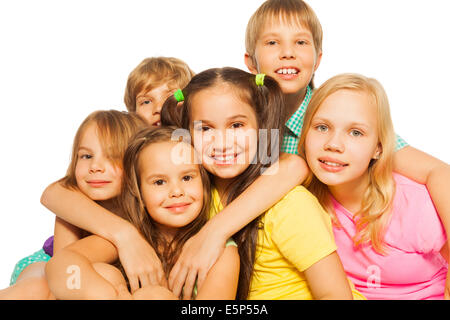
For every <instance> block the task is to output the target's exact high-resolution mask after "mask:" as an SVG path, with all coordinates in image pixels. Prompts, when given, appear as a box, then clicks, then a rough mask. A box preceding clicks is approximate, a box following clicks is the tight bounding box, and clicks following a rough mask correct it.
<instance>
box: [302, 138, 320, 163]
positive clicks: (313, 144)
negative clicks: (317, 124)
mask: <svg viewBox="0 0 450 320" xmlns="http://www.w3.org/2000/svg"><path fill="white" fill-rule="evenodd" d="M320 145H321V142H320V139H319V137H317V136H316V135H314V134H312V133H308V135H307V136H306V139H305V155H306V158H307V160H308V161H309V160H310V159H312V158H314V157H317V152H318V151H319V150H320Z"/></svg>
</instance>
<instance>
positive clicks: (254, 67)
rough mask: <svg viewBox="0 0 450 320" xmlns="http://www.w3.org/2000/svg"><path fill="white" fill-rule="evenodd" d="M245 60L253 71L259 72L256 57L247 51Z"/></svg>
mask: <svg viewBox="0 0 450 320" xmlns="http://www.w3.org/2000/svg"><path fill="white" fill-rule="evenodd" d="M244 62H245V65H246V66H247V68H248V70H249V71H250V72H251V73H253V74H258V66H257V65H256V63H255V61H254V59H253V58H252V57H251V56H250V55H249V54H248V53H247V52H246V53H245V55H244Z"/></svg>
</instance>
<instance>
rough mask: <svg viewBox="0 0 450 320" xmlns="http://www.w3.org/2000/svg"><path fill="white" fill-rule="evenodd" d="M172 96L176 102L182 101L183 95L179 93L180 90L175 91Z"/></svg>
mask: <svg viewBox="0 0 450 320" xmlns="http://www.w3.org/2000/svg"><path fill="white" fill-rule="evenodd" d="M173 96H174V97H175V99H177V101H178V102H181V101H184V95H183V91H181V89H178V90H177V91H175V93H174V94H173Z"/></svg>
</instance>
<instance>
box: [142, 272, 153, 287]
mask: <svg viewBox="0 0 450 320" xmlns="http://www.w3.org/2000/svg"><path fill="white" fill-rule="evenodd" d="M150 278H151V277H150V275H149V274H146V273H144V274H140V275H139V282H140V283H141V288H144V287H146V286H148V285H150V284H153V283H152V282H151V279H150ZM153 278H154V280H156V277H153Z"/></svg>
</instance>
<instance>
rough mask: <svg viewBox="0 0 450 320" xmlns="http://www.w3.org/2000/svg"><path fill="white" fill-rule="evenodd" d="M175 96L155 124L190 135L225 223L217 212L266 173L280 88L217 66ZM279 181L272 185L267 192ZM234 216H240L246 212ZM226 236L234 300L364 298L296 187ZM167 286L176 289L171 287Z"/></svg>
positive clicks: (280, 111) (326, 227) (325, 226)
mask: <svg viewBox="0 0 450 320" xmlns="http://www.w3.org/2000/svg"><path fill="white" fill-rule="evenodd" d="M177 96H178V97H177V98H175V97H170V98H169V99H168V100H167V101H166V103H165V104H164V106H163V109H162V120H163V125H164V124H165V123H164V122H166V124H167V122H172V123H175V124H177V125H181V126H182V127H183V128H184V129H187V130H189V131H190V133H191V136H192V137H193V138H192V141H193V145H194V148H195V149H196V150H197V152H198V153H199V154H200V155H201V161H202V165H203V167H204V168H205V169H206V170H207V171H208V172H209V174H210V177H211V182H212V185H213V191H212V196H213V210H212V212H211V220H212V219H222V220H223V223H232V222H230V221H227V220H226V219H227V217H226V216H222V212H220V211H221V210H222V209H223V208H225V207H226V206H227V205H229V204H230V203H232V201H233V200H235V199H236V198H238V197H239V196H240V195H242V194H243V192H244V191H245V190H246V189H247V188H249V186H251V185H252V183H254V181H255V180H256V179H258V178H259V177H260V176H261V175H262V173H263V172H264V173H265V174H266V175H267V176H270V174H273V172H271V170H273V166H271V167H270V168H269V169H267V163H273V162H274V161H276V160H277V158H278V157H279V148H280V141H281V138H282V137H283V126H284V122H285V116H284V115H285V112H284V100H283V96H282V93H281V90H280V88H279V86H278V84H277V82H276V81H275V80H273V79H272V78H271V77H268V76H266V77H265V76H264V75H263V74H258V75H256V76H255V75H253V74H250V73H247V72H244V71H242V70H239V69H235V68H222V69H210V70H207V71H204V72H202V73H199V74H197V75H196V76H194V77H193V78H192V80H191V81H190V83H189V84H188V85H187V86H186V88H184V89H183V90H181V91H180V92H179V93H178V94H177ZM180 102H182V103H180ZM266 131H267V132H268V134H259V133H260V132H266ZM271 131H272V132H273V131H275V132H276V133H277V134H275V135H272V134H270V132H271ZM266 169H267V170H266ZM265 170H266V171H265ZM282 183H283V181H277V180H276V181H273V183H272V184H271V185H270V188H269V189H270V190H277V189H278V188H279V185H281V184H282ZM241 211H242V216H243V219H245V217H246V216H248V214H247V213H246V208H245V207H241ZM222 217H223V218H222ZM233 238H234V240H235V241H236V243H237V245H238V249H239V255H240V263H241V267H240V268H241V271H240V276H239V286H238V294H237V298H238V299H352V298H361V299H363V298H364V297H362V296H361V295H360V294H359V293H358V292H357V291H356V290H354V289H352V284H351V283H350V282H349V281H348V279H347V278H346V276H345V273H344V270H343V268H342V265H341V262H340V260H339V257H338V255H337V253H336V246H335V244H334V240H333V235H332V231H331V220H330V218H329V216H328V215H327V213H326V212H325V211H324V210H323V209H322V207H321V206H320V204H319V202H318V201H317V199H316V198H315V197H314V196H313V195H312V194H311V193H310V192H309V191H307V190H306V189H305V188H304V187H301V186H296V187H294V188H293V189H292V190H291V191H289V192H288V193H287V194H286V195H284V197H283V198H282V199H281V200H280V201H277V202H274V203H273V204H272V206H270V207H269V208H268V210H265V211H264V212H263V213H262V215H260V216H259V217H258V218H256V219H255V220H253V221H251V223H249V224H247V225H246V226H245V227H244V228H243V229H242V230H240V231H239V232H237V233H236V234H235V235H233ZM189 278H190V277H189V275H187V281H186V284H185V285H184V289H183V290H186V288H189V287H188V286H189V282H190V281H189V280H192V279H189ZM169 280H170V279H169ZM171 289H172V290H173V292H175V293H177V292H178V291H179V290H181V288H180V287H177V285H176V283H175V285H174V286H172V287H171ZM188 290H189V289H188Z"/></svg>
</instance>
